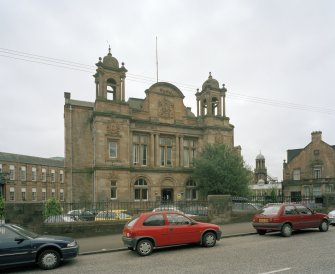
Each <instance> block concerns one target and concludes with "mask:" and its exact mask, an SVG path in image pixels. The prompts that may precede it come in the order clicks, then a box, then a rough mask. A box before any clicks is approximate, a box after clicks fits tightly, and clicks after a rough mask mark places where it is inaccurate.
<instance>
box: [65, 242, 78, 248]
mask: <svg viewBox="0 0 335 274" xmlns="http://www.w3.org/2000/svg"><path fill="white" fill-rule="evenodd" d="M75 246H77V242H76V241H73V242H71V243H68V244H67V247H75Z"/></svg>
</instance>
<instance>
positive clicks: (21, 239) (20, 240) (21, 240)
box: [14, 237, 25, 244]
mask: <svg viewBox="0 0 335 274" xmlns="http://www.w3.org/2000/svg"><path fill="white" fill-rule="evenodd" d="M24 240H25V239H24V238H20V237H15V238H14V241H15V242H17V243H18V244H20V243H22V242H23V241H24Z"/></svg>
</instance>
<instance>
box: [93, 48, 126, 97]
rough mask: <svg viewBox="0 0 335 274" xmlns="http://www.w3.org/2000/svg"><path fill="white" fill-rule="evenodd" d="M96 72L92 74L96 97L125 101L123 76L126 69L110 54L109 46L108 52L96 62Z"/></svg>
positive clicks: (124, 76)
mask: <svg viewBox="0 0 335 274" xmlns="http://www.w3.org/2000/svg"><path fill="white" fill-rule="evenodd" d="M96 66H97V70H96V71H97V72H96V74H95V75H94V78H95V84H96V99H102V100H111V101H120V102H121V101H122V102H124V101H125V78H126V72H127V69H126V68H125V67H124V63H122V65H121V67H120V66H119V61H118V60H117V59H116V58H115V57H113V56H112V54H111V49H110V47H109V48H108V54H107V55H106V56H105V57H104V58H103V59H102V58H101V57H99V62H98V63H96Z"/></svg>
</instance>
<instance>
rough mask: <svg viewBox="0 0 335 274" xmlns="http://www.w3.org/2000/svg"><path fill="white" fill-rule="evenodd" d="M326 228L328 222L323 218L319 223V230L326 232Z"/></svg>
mask: <svg viewBox="0 0 335 274" xmlns="http://www.w3.org/2000/svg"><path fill="white" fill-rule="evenodd" d="M328 228H329V223H328V222H327V221H326V220H323V221H322V222H321V223H320V225H319V230H320V231H321V232H326V231H328Z"/></svg>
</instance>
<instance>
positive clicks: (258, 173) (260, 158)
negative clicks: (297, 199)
mask: <svg viewBox="0 0 335 274" xmlns="http://www.w3.org/2000/svg"><path fill="white" fill-rule="evenodd" d="M249 188H250V190H251V191H252V194H253V195H255V196H266V195H270V194H271V192H272V191H275V193H276V194H277V195H281V190H282V189H281V188H282V185H281V183H280V182H278V180H277V179H275V178H272V177H271V176H269V175H268V171H267V168H266V165H265V157H264V155H263V154H262V153H259V154H258V155H257V157H256V167H255V169H254V181H253V184H252V185H250V186H249Z"/></svg>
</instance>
